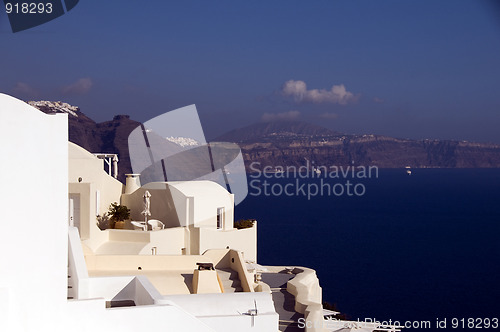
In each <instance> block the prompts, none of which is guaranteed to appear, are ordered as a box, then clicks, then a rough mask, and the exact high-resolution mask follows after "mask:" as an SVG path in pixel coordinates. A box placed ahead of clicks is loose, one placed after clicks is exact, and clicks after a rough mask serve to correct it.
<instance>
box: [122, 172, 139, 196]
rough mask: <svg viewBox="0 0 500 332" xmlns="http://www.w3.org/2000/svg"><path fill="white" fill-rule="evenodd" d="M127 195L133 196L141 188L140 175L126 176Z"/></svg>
mask: <svg viewBox="0 0 500 332" xmlns="http://www.w3.org/2000/svg"><path fill="white" fill-rule="evenodd" d="M125 176H126V177H127V178H126V180H125V194H131V193H133V192H134V191H136V190H137V189H139V188H140V187H141V180H140V179H139V176H140V174H125Z"/></svg>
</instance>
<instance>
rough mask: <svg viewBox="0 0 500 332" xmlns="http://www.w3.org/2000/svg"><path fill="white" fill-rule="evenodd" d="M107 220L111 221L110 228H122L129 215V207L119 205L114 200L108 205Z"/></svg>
mask: <svg viewBox="0 0 500 332" xmlns="http://www.w3.org/2000/svg"><path fill="white" fill-rule="evenodd" d="M108 214H109V220H110V221H111V225H110V226H112V227H111V228H116V229H123V226H124V225H125V220H127V219H128V218H129V217H130V209H128V208H127V207H126V206H125V205H120V204H118V203H116V202H114V203H111V205H110V206H109V212H108Z"/></svg>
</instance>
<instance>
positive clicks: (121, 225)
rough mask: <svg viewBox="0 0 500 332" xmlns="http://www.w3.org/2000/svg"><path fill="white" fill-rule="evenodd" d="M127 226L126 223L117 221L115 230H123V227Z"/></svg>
mask: <svg viewBox="0 0 500 332" xmlns="http://www.w3.org/2000/svg"><path fill="white" fill-rule="evenodd" d="M124 226H125V221H117V222H115V227H114V228H115V229H123V227H124Z"/></svg>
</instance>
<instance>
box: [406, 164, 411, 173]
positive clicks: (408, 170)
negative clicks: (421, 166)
mask: <svg viewBox="0 0 500 332" xmlns="http://www.w3.org/2000/svg"><path fill="white" fill-rule="evenodd" d="M406 174H407V175H411V167H410V166H406Z"/></svg>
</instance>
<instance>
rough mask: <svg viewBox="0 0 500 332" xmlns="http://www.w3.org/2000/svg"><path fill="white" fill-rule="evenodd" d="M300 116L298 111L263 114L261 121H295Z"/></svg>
mask: <svg viewBox="0 0 500 332" xmlns="http://www.w3.org/2000/svg"><path fill="white" fill-rule="evenodd" d="M299 116H300V112H299V111H289V112H283V113H264V114H263V115H262V118H261V119H262V121H265V122H268V121H276V120H297V119H298V118H299Z"/></svg>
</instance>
